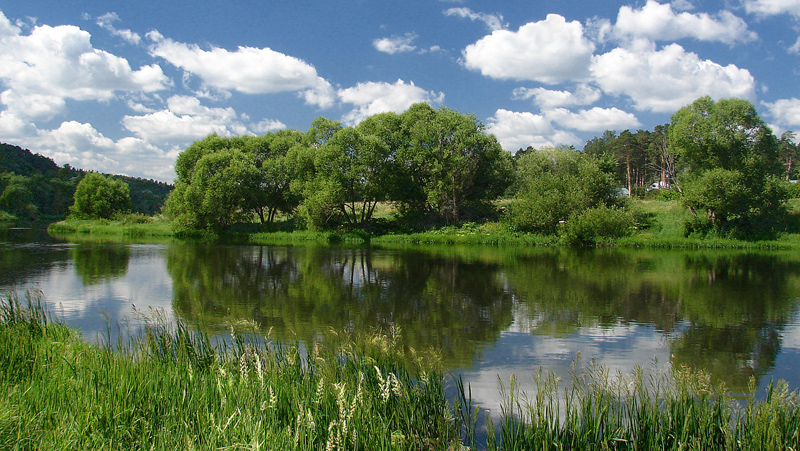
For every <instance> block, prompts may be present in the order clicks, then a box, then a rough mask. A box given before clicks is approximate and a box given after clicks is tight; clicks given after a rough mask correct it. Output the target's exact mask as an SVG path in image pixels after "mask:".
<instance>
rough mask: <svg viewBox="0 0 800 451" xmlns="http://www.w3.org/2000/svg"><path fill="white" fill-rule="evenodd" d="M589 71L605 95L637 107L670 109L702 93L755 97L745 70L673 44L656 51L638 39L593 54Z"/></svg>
mask: <svg viewBox="0 0 800 451" xmlns="http://www.w3.org/2000/svg"><path fill="white" fill-rule="evenodd" d="M593 60H594V61H593V63H592V74H593V76H594V79H595V81H596V83H597V84H598V86H600V88H601V89H602V90H603V91H604V92H605V93H607V94H611V95H624V96H628V97H630V98H631V100H633V104H634V107H635V108H636V109H638V110H642V111H645V110H649V111H653V112H660V113H670V112H674V111H676V110H677V109H679V108H681V107H682V106H684V105H687V104H689V103H691V102H692V101H694V100H695V99H697V98H698V97H702V96H705V95H709V96H711V97H713V98H725V97H740V98H745V99H753V98H754V97H755V81H754V79H753V76H752V75H751V74H750V72H749V71H747V70H746V69H739V68H738V67H736V66H734V65H728V66H720V65H719V64H716V63H714V62H712V61H709V60H701V59H700V58H699V57H698V56H697V55H696V54H694V53H690V52H686V51H685V50H684V49H683V47H681V46H680V45H678V44H671V45H668V46H666V47H664V48H663V49H662V50H658V51H657V50H655V45H654V44H653V43H652V42H643V41H640V42H639V43H638V45H634V46H632V47H631V48H630V49H623V48H617V49H614V50H612V51H610V52H608V53H606V54H603V55H599V56H595V57H594V58H593Z"/></svg>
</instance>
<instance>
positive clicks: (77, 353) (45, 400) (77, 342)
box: [0, 295, 454, 450]
mask: <svg viewBox="0 0 800 451" xmlns="http://www.w3.org/2000/svg"><path fill="white" fill-rule="evenodd" d="M29 299H32V300H29V304H28V305H25V306H23V305H21V303H20V302H19V301H18V300H17V299H16V297H14V296H11V297H9V298H8V299H6V300H5V301H4V302H3V304H2V307H1V308H0V321H2V325H0V387H2V390H3V393H4V395H5V396H3V397H2V399H0V448H1V449H45V450H46V449H143V450H144V449H147V450H149V449H364V450H366V449H369V450H372V449H393V448H397V449H446V448H447V447H448V446H449V445H450V443H451V442H452V441H453V440H454V439H453V434H452V428H451V425H450V423H449V422H448V421H447V418H448V414H449V411H448V408H447V403H446V400H445V397H444V388H443V383H442V381H443V378H442V376H441V374H440V373H437V372H435V371H424V370H423V369H424V366H423V365H422V363H419V365H417V366H412V367H407V366H403V365H401V364H398V363H397V362H399V361H400V359H399V358H398V356H397V355H396V350H395V349H394V348H393V342H394V340H395V338H394V337H393V336H392V335H390V334H389V335H386V334H384V335H381V334H375V335H372V336H369V337H349V336H343V335H342V334H331V339H330V340H328V341H326V342H321V343H318V344H316V345H315V346H313V347H312V348H311V349H309V350H307V351H305V352H304V351H303V349H302V347H301V346H299V345H281V344H277V343H275V342H273V341H271V340H270V339H269V338H268V337H261V338H255V336H254V335H248V336H245V335H241V334H236V333H232V334H231V335H230V336H228V337H225V338H224V339H219V340H212V339H210V338H209V337H207V336H204V335H203V334H201V333H198V332H195V331H191V330H189V329H188V328H187V327H186V326H184V325H182V324H178V325H177V326H174V327H171V326H167V325H165V324H159V323H157V322H156V323H152V324H148V325H147V326H146V328H145V332H144V333H143V334H142V335H141V336H138V338H129V339H124V340H120V341H119V342H117V343H115V344H113V345H112V344H108V343H106V344H104V345H94V344H90V343H87V342H85V341H84V340H82V339H81V338H80V336H79V335H78V334H77V333H76V332H75V331H73V330H70V329H69V328H67V327H65V326H64V325H63V324H60V323H58V322H53V321H51V319H50V318H49V317H48V316H47V315H45V314H44V310H43V309H42V307H41V303H39V302H38V301H37V300H36V299H38V298H37V297H36V296H35V295H34V296H32V297H30V298H29Z"/></svg>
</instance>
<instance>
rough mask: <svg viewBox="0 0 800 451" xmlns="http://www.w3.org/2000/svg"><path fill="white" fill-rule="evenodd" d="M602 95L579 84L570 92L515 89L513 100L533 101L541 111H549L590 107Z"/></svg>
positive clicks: (543, 89)
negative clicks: (581, 106) (572, 107)
mask: <svg viewBox="0 0 800 451" xmlns="http://www.w3.org/2000/svg"><path fill="white" fill-rule="evenodd" d="M601 96H602V93H601V92H600V90H599V89H595V88H592V87H591V86H588V85H585V84H581V85H578V87H577V88H576V89H575V92H570V91H553V90H550V89H545V88H533V89H531V88H517V89H515V90H514V93H513V98H514V99H517V100H527V99H533V103H534V104H535V105H537V106H539V107H540V108H542V109H545V110H549V109H553V108H557V107H563V106H579V105H591V104H592V103H594V102H597V101H598V100H600V97H601Z"/></svg>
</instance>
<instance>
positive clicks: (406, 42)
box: [372, 33, 417, 55]
mask: <svg viewBox="0 0 800 451" xmlns="http://www.w3.org/2000/svg"><path fill="white" fill-rule="evenodd" d="M415 39H417V34H416V33H406V34H405V35H403V36H392V37H390V38H381V39H375V40H374V41H372V46H373V47H375V49H376V50H378V51H379V52H383V53H388V54H390V55H394V54H395V53H405V52H413V51H414V50H416V49H417V47H416V46H415V45H413V42H414V40H415Z"/></svg>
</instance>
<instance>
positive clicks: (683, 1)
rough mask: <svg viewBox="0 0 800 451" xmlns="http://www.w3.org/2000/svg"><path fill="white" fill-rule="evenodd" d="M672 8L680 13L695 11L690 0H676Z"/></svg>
mask: <svg viewBox="0 0 800 451" xmlns="http://www.w3.org/2000/svg"><path fill="white" fill-rule="evenodd" d="M672 7H673V8H675V9H676V10H678V11H691V10H693V9H694V5H693V4H692V2H690V1H689V0H674V1H673V2H672Z"/></svg>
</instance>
